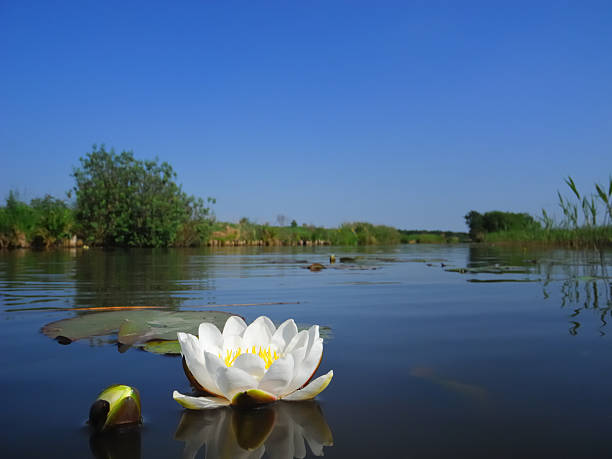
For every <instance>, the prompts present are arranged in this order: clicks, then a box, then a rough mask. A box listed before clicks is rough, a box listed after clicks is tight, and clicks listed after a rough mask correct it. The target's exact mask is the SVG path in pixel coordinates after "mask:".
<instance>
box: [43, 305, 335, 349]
mask: <svg viewBox="0 0 612 459" xmlns="http://www.w3.org/2000/svg"><path fill="white" fill-rule="evenodd" d="M232 315H234V314H230V313H229V312H224V311H201V312H199V311H159V310H144V311H110V312H98V313H95V314H86V315H82V316H77V317H72V318H69V319H63V320H58V321H56V322H51V323H49V324H47V325H45V326H44V327H43V328H42V330H41V331H42V333H43V334H45V335H46V336H48V337H49V338H52V339H55V340H56V341H58V342H60V343H61V344H70V343H71V342H73V341H76V340H79V339H86V338H92V337H95V336H106V335H112V334H115V333H117V342H118V343H119V345H120V346H122V347H123V349H124V350H127V349H129V347H130V346H136V347H138V348H140V349H142V350H144V351H147V352H151V353H153V354H159V355H180V353H181V347H180V345H179V343H178V341H177V339H176V338H177V336H176V334H177V332H185V333H191V334H192V335H196V336H197V335H198V328H199V326H200V324H201V323H202V322H209V323H212V324H214V325H215V326H216V327H217V328H218V329H219V330H223V326H224V325H225V322H226V321H227V319H228V318H229V317H230V316H232ZM276 325H277V326H278V325H279V324H276ZM308 328H310V325H308V324H298V330H307V329H308ZM319 334H320V336H321V338H323V339H324V340H330V339H331V338H332V331H331V328H329V327H327V326H321V327H319Z"/></svg>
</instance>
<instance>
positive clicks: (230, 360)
mask: <svg viewBox="0 0 612 459" xmlns="http://www.w3.org/2000/svg"><path fill="white" fill-rule="evenodd" d="M242 353H243V351H242V348H237V349H228V350H227V353H226V355H225V357H223V356H222V355H221V353H219V358H220V359H221V360H223V361H224V362H225V365H227V366H228V367H231V366H232V365H233V364H234V362H235V361H236V359H237V358H238V356H239V355H240V354H242ZM244 353H245V354H253V355H257V356H259V357H260V358H261V359H262V360H263V361H264V364H265V367H266V370H267V369H268V368H270V365H272V364H273V363H274V362H275V361H276V360H278V359H279V358H280V355H278V354H277V352H276V351H273V350H272V349H271V348H270V347H269V346H268V348H266V349H264V348H262V347H260V348H259V349H257V347H256V346H253V347H252V348H251V349H248V348H247V349H245V351H244Z"/></svg>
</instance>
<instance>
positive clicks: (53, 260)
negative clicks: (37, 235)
mask: <svg viewBox="0 0 612 459" xmlns="http://www.w3.org/2000/svg"><path fill="white" fill-rule="evenodd" d="M76 254H77V251H76V250H48V251H34V250H11V251H3V252H2V253H1V256H0V272H2V277H0V292H1V293H0V297H2V298H3V300H4V304H5V305H7V306H26V305H28V306H29V307H42V306H44V305H45V304H48V303H51V302H52V303H53V305H54V306H57V305H60V306H68V305H69V304H70V299H71V297H72V292H71V291H70V286H68V287H67V282H66V280H67V279H69V278H70V276H71V274H72V272H73V270H74V266H75V256H76ZM58 280H59V282H58ZM28 306H26V307H28Z"/></svg>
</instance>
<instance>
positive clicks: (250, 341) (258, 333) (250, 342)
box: [241, 316, 275, 349]
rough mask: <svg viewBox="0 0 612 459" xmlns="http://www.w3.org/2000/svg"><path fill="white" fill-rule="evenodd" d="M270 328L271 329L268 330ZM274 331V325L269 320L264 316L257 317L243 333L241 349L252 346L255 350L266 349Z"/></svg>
mask: <svg viewBox="0 0 612 459" xmlns="http://www.w3.org/2000/svg"><path fill="white" fill-rule="evenodd" d="M270 326H271V327H272V328H270ZM274 331H275V328H274V324H273V323H272V321H271V320H270V319H268V318H267V317H265V316H261V317H258V318H257V319H255V320H254V321H253V323H251V325H249V326H248V327H247V328H246V330H245V331H244V334H243V335H242V345H241V347H242V348H243V349H245V348H246V349H250V348H252V347H253V346H255V347H256V348H260V347H263V348H265V347H268V343H269V342H270V338H271V337H272V334H273V333H274Z"/></svg>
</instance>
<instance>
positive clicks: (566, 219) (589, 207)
mask: <svg viewBox="0 0 612 459" xmlns="http://www.w3.org/2000/svg"><path fill="white" fill-rule="evenodd" d="M565 183H566V184H567V186H568V188H569V190H570V191H571V194H570V195H569V196H564V195H562V194H561V193H560V192H557V197H558V200H559V202H558V204H559V208H560V210H561V214H562V215H563V217H562V218H561V220H556V219H555V218H554V217H553V216H551V215H549V214H548V213H547V212H546V210H544V209H542V214H541V216H540V217H539V218H538V219H535V218H533V217H532V216H530V215H528V214H525V213H521V214H516V213H511V212H498V211H494V212H486V213H484V214H480V213H479V212H476V211H474V210H472V211H470V212H469V213H468V214H467V215H466V216H465V221H466V224H467V225H468V227H469V229H470V237H471V238H472V239H473V240H475V241H482V242H490V243H504V242H527V243H535V244H553V245H563V246H569V247H592V248H601V247H610V246H612V177H611V178H610V179H609V184H608V186H604V185H601V184H597V183H596V184H595V190H594V191H593V192H592V193H587V194H583V193H581V192H580V191H579V190H578V188H577V186H576V184H575V182H574V180H573V179H572V177H568V178H567V179H565Z"/></svg>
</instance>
